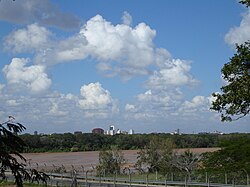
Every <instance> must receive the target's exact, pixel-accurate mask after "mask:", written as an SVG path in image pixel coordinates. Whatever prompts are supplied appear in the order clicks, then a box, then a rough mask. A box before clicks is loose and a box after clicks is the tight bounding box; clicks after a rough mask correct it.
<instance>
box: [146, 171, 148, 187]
mask: <svg viewBox="0 0 250 187" xmlns="http://www.w3.org/2000/svg"><path fill="white" fill-rule="evenodd" d="M146 185H147V187H148V173H147V175H146Z"/></svg>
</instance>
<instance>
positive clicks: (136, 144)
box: [20, 133, 250, 152]
mask: <svg viewBox="0 0 250 187" xmlns="http://www.w3.org/2000/svg"><path fill="white" fill-rule="evenodd" d="M238 136H249V137H250V134H225V135H219V134H182V135H170V134H167V133H160V134H133V135H126V134H119V135H114V136H108V135H103V134H90V133H82V134H71V133H65V134H51V135H30V134H22V135H20V137H21V138H22V139H23V141H24V142H25V143H26V146H25V149H24V151H25V152H62V151H63V152H66V151H72V152H74V151H99V150H108V149H112V147H113V146H116V147H117V148H118V149H120V150H129V149H133V150H137V149H144V147H145V145H148V144H149V142H150V140H151V139H153V138H154V137H158V138H159V139H161V140H162V141H167V140H171V141H172V142H173V144H175V146H176V148H201V147H218V146H219V142H220V141H221V140H223V139H234V138H235V137H238Z"/></svg>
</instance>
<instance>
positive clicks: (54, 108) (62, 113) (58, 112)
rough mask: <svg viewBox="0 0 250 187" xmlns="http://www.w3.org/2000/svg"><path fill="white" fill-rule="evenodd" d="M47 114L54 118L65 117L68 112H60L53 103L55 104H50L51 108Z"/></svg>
mask: <svg viewBox="0 0 250 187" xmlns="http://www.w3.org/2000/svg"><path fill="white" fill-rule="evenodd" d="M49 113H50V114H51V115H54V116H65V115H67V114H68V113H69V112H68V111H62V110H60V108H59V106H58V104H57V103H55V102H53V103H52V106H51V108H50V111H49Z"/></svg>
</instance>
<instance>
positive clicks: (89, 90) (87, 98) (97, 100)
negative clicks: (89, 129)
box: [79, 82, 112, 109]
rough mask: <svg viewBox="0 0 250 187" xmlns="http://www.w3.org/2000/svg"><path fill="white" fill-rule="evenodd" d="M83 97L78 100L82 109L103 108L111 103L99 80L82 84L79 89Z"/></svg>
mask: <svg viewBox="0 0 250 187" xmlns="http://www.w3.org/2000/svg"><path fill="white" fill-rule="evenodd" d="M80 91H81V96H82V97H83V99H81V100H80V101H79V104H80V106H81V107H82V108H83V109H103V108H107V107H108V106H110V105H112V97H111V95H110V92H109V91H108V90H105V89H104V88H102V85H101V84H100V83H99V82H96V83H90V84H88V85H84V86H82V87H81V89H80Z"/></svg>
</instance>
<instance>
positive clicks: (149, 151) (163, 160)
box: [135, 137, 174, 172]
mask: <svg viewBox="0 0 250 187" xmlns="http://www.w3.org/2000/svg"><path fill="white" fill-rule="evenodd" d="M173 147H174V144H173V142H172V141H170V140H169V139H161V138H159V137H153V138H152V139H151V141H150V142H149V144H148V145H146V146H145V147H144V149H142V150H140V151H139V152H138V155H139V156H138V158H137V159H138V160H137V162H136V164H135V167H136V168H137V169H138V170H139V171H140V172H144V170H145V169H146V168H147V169H148V172H156V171H161V170H165V171H166V170H167V169H168V168H169V163H170V158H171V155H172V151H173Z"/></svg>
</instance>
